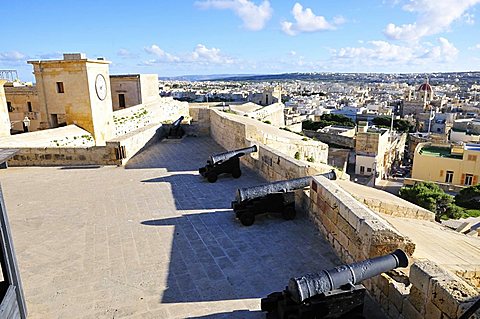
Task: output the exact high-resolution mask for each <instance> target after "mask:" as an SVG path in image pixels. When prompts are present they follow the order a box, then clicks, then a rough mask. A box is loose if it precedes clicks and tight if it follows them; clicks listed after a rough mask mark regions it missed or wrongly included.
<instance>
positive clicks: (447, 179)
mask: <svg viewBox="0 0 480 319" xmlns="http://www.w3.org/2000/svg"><path fill="white" fill-rule="evenodd" d="M452 181H453V172H452V171H447V175H446V176H445V183H452Z"/></svg>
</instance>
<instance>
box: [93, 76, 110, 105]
mask: <svg viewBox="0 0 480 319" xmlns="http://www.w3.org/2000/svg"><path fill="white" fill-rule="evenodd" d="M95 91H97V96H98V98H99V99H100V100H102V101H103V100H105V98H106V97H107V82H106V81H105V78H104V77H103V75H101V74H99V75H97V78H96V79H95Z"/></svg>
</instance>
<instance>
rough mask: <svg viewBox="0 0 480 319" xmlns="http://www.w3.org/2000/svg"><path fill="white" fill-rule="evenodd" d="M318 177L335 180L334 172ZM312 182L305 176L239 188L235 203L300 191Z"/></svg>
mask: <svg viewBox="0 0 480 319" xmlns="http://www.w3.org/2000/svg"><path fill="white" fill-rule="evenodd" d="M319 176H325V177H326V178H328V179H331V180H334V179H336V178H337V175H336V174H335V171H334V170H332V171H331V172H328V173H325V174H320V175H319ZM311 181H312V176H305V177H300V178H294V179H288V180H284V181H278V182H273V183H268V184H263V185H258V186H253V187H245V188H239V189H238V190H237V198H236V200H237V202H238V203H241V202H243V201H246V200H250V199H254V198H259V197H263V196H266V195H268V194H272V193H279V192H283V193H286V192H289V191H293V190H296V189H302V188H305V187H307V186H309V185H310V182H311Z"/></svg>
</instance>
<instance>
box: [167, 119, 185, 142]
mask: <svg viewBox="0 0 480 319" xmlns="http://www.w3.org/2000/svg"><path fill="white" fill-rule="evenodd" d="M183 119H184V117H183V116H180V117H179V118H178V119H177V120H176V121H175V122H173V123H172V125H171V126H170V129H169V130H168V135H167V138H169V139H170V138H182V137H183V135H184V134H185V131H184V130H183V128H182V125H181V124H182V121H183Z"/></svg>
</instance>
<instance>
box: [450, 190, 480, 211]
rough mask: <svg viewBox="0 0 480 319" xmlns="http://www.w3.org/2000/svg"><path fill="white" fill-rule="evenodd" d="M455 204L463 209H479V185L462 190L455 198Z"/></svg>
mask: <svg viewBox="0 0 480 319" xmlns="http://www.w3.org/2000/svg"><path fill="white" fill-rule="evenodd" d="M455 204H457V205H459V206H462V207H465V208H476V209H478V208H480V184H477V185H474V186H469V187H466V188H464V189H462V190H461V191H460V192H459V193H458V194H457V196H455Z"/></svg>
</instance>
